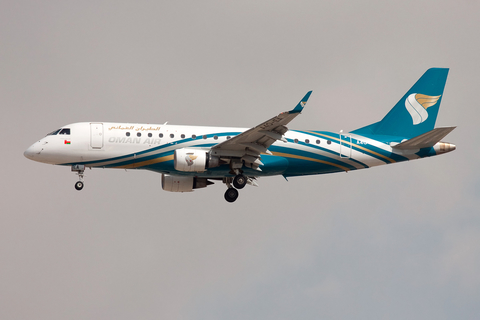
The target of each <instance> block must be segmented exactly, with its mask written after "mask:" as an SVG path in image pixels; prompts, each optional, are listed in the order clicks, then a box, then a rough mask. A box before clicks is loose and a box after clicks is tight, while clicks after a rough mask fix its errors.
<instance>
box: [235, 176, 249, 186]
mask: <svg viewBox="0 0 480 320" xmlns="http://www.w3.org/2000/svg"><path fill="white" fill-rule="evenodd" d="M246 184H247V177H245V176H244V175H243V174H237V175H236V176H235V178H233V186H234V187H235V188H237V189H243V187H245V185H246Z"/></svg>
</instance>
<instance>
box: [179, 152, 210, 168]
mask: <svg viewBox="0 0 480 320" xmlns="http://www.w3.org/2000/svg"><path fill="white" fill-rule="evenodd" d="M173 164H174V166H175V170H178V171H185V172H204V171H205V170H207V153H206V152H205V151H204V150H198V149H185V148H184V149H177V150H175V153H174V155H173Z"/></svg>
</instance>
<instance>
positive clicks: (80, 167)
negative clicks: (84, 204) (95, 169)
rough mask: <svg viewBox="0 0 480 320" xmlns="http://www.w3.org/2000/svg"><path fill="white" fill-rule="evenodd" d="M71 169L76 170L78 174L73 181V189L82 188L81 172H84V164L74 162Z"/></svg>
mask: <svg viewBox="0 0 480 320" xmlns="http://www.w3.org/2000/svg"><path fill="white" fill-rule="evenodd" d="M72 171H73V172H76V173H77V175H78V179H79V180H78V181H77V182H75V189H77V190H78V191H80V190H82V189H83V185H84V183H83V174H84V172H85V165H83V164H75V165H73V166H72Z"/></svg>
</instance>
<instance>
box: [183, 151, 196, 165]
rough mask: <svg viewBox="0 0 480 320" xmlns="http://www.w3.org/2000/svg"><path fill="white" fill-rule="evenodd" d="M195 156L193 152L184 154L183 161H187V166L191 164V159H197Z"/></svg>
mask: <svg viewBox="0 0 480 320" xmlns="http://www.w3.org/2000/svg"><path fill="white" fill-rule="evenodd" d="M197 158H198V157H197V156H194V155H193V154H187V155H186V156H185V162H186V163H187V165H188V166H191V165H193V161H194V160H195V159H197Z"/></svg>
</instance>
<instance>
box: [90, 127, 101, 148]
mask: <svg viewBox="0 0 480 320" xmlns="http://www.w3.org/2000/svg"><path fill="white" fill-rule="evenodd" d="M90 147H91V148H92V149H97V150H99V149H102V148H103V123H90Z"/></svg>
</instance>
